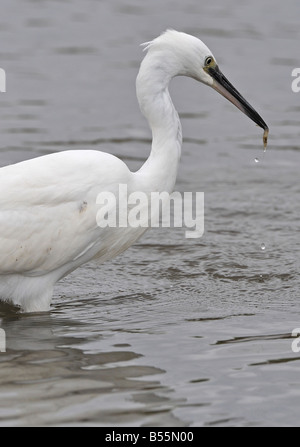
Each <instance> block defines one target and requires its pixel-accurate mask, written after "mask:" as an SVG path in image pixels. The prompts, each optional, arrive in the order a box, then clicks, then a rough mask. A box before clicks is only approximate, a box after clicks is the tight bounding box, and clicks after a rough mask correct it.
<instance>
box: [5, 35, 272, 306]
mask: <svg viewBox="0 0 300 447" xmlns="http://www.w3.org/2000/svg"><path fill="white" fill-rule="evenodd" d="M145 49H146V50H147V54H146V56H145V58H144V60H143V62H142V64H141V67H140V70H139V74H138V77H137V82H136V87H137V98H138V101H139V105H140V108H141V111H142V113H143V114H144V116H145V117H146V119H147V120H148V122H149V125H150V128H151V130H152V137H153V141H152V150H151V154H150V156H149V158H148V160H147V161H146V162H145V164H144V165H143V166H142V167H141V168H140V169H139V170H138V171H137V172H131V171H130V170H129V169H128V167H127V166H126V165H125V164H124V163H123V162H122V161H121V160H120V159H118V158H117V157H114V156H113V155H110V154H107V153H104V152H99V151H90V150H78V151H64V152H60V153H55V154H50V155H46V156H43V157H38V158H35V159H32V160H28V161H24V162H21V163H18V164H15V165H10V166H6V167H3V168H1V169H0V191H1V195H0V247H1V250H0V299H1V300H3V301H6V302H9V303H12V304H14V305H17V306H20V307H21V309H22V310H23V311H24V312H41V311H48V310H49V309H50V303H51V299H52V295H53V287H54V285H55V283H56V282H57V281H59V280H60V279H61V278H63V277H64V276H66V275H68V274H69V273H70V272H72V271H73V270H75V269H76V268H78V267H79V266H80V265H82V264H84V263H86V262H88V261H90V260H92V259H98V260H100V261H101V262H104V261H107V260H109V259H112V258H114V257H115V256H117V255H118V254H120V253H122V252H123V251H125V250H126V249H127V248H128V247H130V246H131V245H132V244H133V243H134V242H135V241H136V240H137V239H138V238H139V237H140V236H141V235H142V234H143V233H144V232H145V231H146V228H132V227H124V228H120V227H119V228H118V227H117V228H110V227H106V228H100V227H99V225H98V224H97V222H96V215H97V211H98V210H99V206H98V205H97V203H96V201H97V196H98V194H99V193H100V192H101V191H110V192H112V193H114V194H115V195H116V197H117V196H118V191H119V185H120V184H122V185H124V184H125V185H127V188H128V194H130V193H132V192H134V191H144V192H147V193H150V192H152V191H167V192H169V193H171V192H172V191H173V188H174V186H175V181H176V175H177V168H178V162H179V158H180V154H181V145H182V136H181V125H180V121H179V117H178V114H177V112H176V110H175V108H174V105H173V103H172V100H171V98H170V95H169V91H168V85H169V82H170V81H171V79H172V78H174V77H175V76H189V77H191V78H194V79H196V80H197V81H200V82H202V83H203V84H206V85H208V86H210V87H213V88H214V89H215V90H217V91H218V92H219V93H221V95H223V96H224V97H225V98H227V99H228V100H229V101H231V102H232V103H233V104H234V105H235V106H237V107H238V108H239V109H240V110H241V111H242V112H243V113H245V114H246V115H247V116H248V117H250V118H251V119H252V120H253V121H254V122H255V123H256V124H257V125H258V126H260V127H261V128H263V129H264V131H265V132H264V143H265V146H266V143H267V134H268V127H267V125H266V123H265V122H264V121H263V119H262V118H261V117H260V116H259V114H258V113H257V112H256V111H255V110H254V109H253V107H251V106H250V104H249V103H248V102H247V101H246V100H245V99H244V98H243V97H242V96H241V94H240V93H239V92H238V91H237V90H236V89H235V88H234V87H233V86H232V84H230V82H229V81H228V80H227V79H226V78H225V76H224V75H223V74H222V72H221V71H220V69H219V67H218V65H217V62H216V59H215V57H214V56H213V54H212V52H211V51H210V50H209V49H208V48H207V46H206V45H205V44H204V43H203V42H202V41H201V40H199V39H197V38H196V37H193V36H191V35H188V34H185V33H181V32H177V31H174V30H168V31H166V32H165V33H164V34H162V35H161V36H159V37H158V38H156V39H155V40H153V41H152V42H149V43H148V44H146V48H145Z"/></svg>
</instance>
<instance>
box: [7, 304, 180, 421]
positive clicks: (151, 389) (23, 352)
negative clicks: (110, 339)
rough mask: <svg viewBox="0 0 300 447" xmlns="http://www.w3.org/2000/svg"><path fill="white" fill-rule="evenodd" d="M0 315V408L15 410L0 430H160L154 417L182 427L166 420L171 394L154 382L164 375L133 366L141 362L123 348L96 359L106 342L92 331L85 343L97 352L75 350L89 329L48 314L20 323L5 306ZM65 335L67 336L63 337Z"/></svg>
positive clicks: (21, 318)
mask: <svg viewBox="0 0 300 447" xmlns="http://www.w3.org/2000/svg"><path fill="white" fill-rule="evenodd" d="M0 312H1V313H0V315H1V317H2V319H1V327H2V328H3V329H4V330H5V331H6V334H7V352H6V354H1V357H0V383H1V387H0V396H1V398H0V401H1V408H2V409H4V408H11V409H14V410H11V412H8V413H6V416H5V417H1V416H0V425H3V424H8V425H10V424H12V423H13V424H19V425H33V424H37V423H38V424H47V425H60V424H64V425H68V424H72V423H75V421H77V422H76V423H77V424H78V423H79V422H83V423H84V420H86V421H88V423H89V425H93V423H95V424H97V425H101V424H103V425H107V424H114V423H116V424H119V423H120V422H121V423H125V422H127V423H130V422H136V421H137V420H140V422H141V423H142V424H143V425H145V424H157V425H160V416H159V415H160V414H161V413H163V414H164V420H165V423H166V422H169V423H170V424H172V425H180V424H182V422H181V421H180V420H178V419H177V418H175V417H174V416H173V415H172V409H173V407H174V404H175V403H174V402H172V400H171V399H170V397H168V393H169V392H170V390H168V388H166V387H164V386H163V385H162V384H161V383H160V380H159V379H155V376H157V375H160V376H161V375H162V374H164V371H163V370H162V369H159V368H156V367H153V366H147V365H146V364H142V363H140V364H136V363H135V360H136V359H139V358H141V357H142V355H141V354H139V353H136V352H133V351H132V350H130V345H129V344H117V345H116V346H115V349H114V350H110V351H102V349H101V343H102V340H103V339H104V337H105V335H104V334H102V333H101V330H99V333H94V334H93V335H91V334H90V335H89V341H90V342H91V343H94V346H97V347H98V350H97V352H91V351H90V350H87V351H85V349H84V348H83V349H81V348H80V345H81V344H84V342H86V338H85V337H84V334H85V333H86V331H87V330H88V328H87V326H86V325H85V324H83V323H81V322H78V321H76V320H72V319H64V318H57V316H56V317H55V316H53V315H52V314H51V313H49V314H40V315H19V314H16V313H15V311H14V310H13V309H9V308H8V306H4V307H3V306H2V308H1V309H0ZM64 327H65V328H67V332H68V333H69V334H70V335H64V330H63V328H64ZM71 333H72V334H73V335H71ZM93 351H95V348H94V349H93ZM101 351H102V352H101ZM162 394H163V395H162ZM19 396H21V399H20V397H19ZM20 402H21V405H20ZM40 408H42V409H43V410H42V413H41V412H40ZM54 409H55V411H54ZM80 415H81V416H80Z"/></svg>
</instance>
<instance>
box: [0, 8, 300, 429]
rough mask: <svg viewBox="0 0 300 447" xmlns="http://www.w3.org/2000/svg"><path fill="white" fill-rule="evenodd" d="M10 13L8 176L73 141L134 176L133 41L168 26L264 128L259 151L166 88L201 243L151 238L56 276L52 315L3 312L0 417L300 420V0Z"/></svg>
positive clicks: (4, 118)
mask: <svg viewBox="0 0 300 447" xmlns="http://www.w3.org/2000/svg"><path fill="white" fill-rule="evenodd" d="M0 13H1V14H0V42H1V46H0V67H1V68H3V69H5V71H6V74H7V93H5V94H2V93H1V94H0V134H1V139H0V164H1V166H4V165H6V164H9V163H14V162H17V161H21V160H25V159H28V158H32V157H36V156H39V155H43V154H47V153H50V152H57V151H61V150H65V149H95V150H104V151H107V152H111V153H113V154H115V155H118V156H119V157H121V158H122V159H123V160H124V161H125V162H126V163H128V165H129V166H130V168H132V169H137V168H138V167H139V166H141V164H142V162H143V161H144V160H145V159H146V158H147V156H148V154H149V149H150V138H151V135H150V132H149V130H148V126H147V123H146V122H145V121H144V119H143V117H142V116H141V115H140V112H139V109H138V106H137V102H136V97H135V77H136V74H137V71H138V67H139V64H140V61H141V60H142V57H143V54H142V50H141V48H140V47H139V44H140V43H142V42H145V41H149V40H151V39H152V38H154V37H156V36H157V35H159V34H160V33H161V32H162V31H163V30H165V29H166V28H170V27H171V28H175V29H178V30H182V31H185V32H188V33H191V34H194V35H196V36H198V37H200V38H201V39H202V40H204V41H205V43H206V44H207V45H208V46H209V47H210V48H211V50H212V51H213V53H214V55H215V56H216V58H217V59H218V62H219V65H220V67H221V69H222V71H223V72H224V73H225V75H226V76H227V77H228V78H229V79H230V80H231V82H232V83H233V84H234V85H235V86H236V87H237V88H238V89H239V90H240V91H241V93H243V94H244V96H245V97H246V98H247V99H248V101H249V102H250V103H251V104H252V105H253V106H254V107H255V108H256V109H257V110H258V112H259V113H261V115H262V116H263V118H264V119H265V121H266V122H267V123H268V125H269V127H270V139H269V146H268V150H267V152H266V153H263V147H262V131H261V129H259V128H258V127H256V126H254V125H253V123H252V122H251V121H250V120H249V119H248V118H246V117H245V116H244V115H242V114H241V113H240V112H239V111H238V110H237V109H236V108H235V107H233V106H232V105H231V104H229V103H228V102H226V101H225V100H224V98H221V97H220V96H219V95H217V94H216V93H215V92H213V91H212V90H211V89H208V88H206V87H204V86H203V85H198V84H197V83H196V82H195V81H192V80H190V79H184V78H177V79H175V80H174V81H173V83H172V86H171V95H172V97H173V100H174V103H175V104H176V107H177V109H178V111H179V113H180V116H181V120H182V125H183V132H184V137H185V138H184V147H183V156H182V160H181V165H180V171H179V175H178V181H177V185H176V189H177V190H178V191H182V192H183V191H194V192H195V191H204V193H205V234H204V236H203V237H202V238H201V239H194V240H187V239H185V236H184V229H182V228H175V229H153V230H151V231H149V232H148V233H146V235H145V236H144V237H143V238H142V239H141V240H140V241H139V243H137V244H136V245H135V246H133V247H132V248H130V249H129V250H128V251H127V252H126V253H125V254H124V255H122V256H121V257H119V258H117V259H116V260H114V261H113V262H110V263H107V264H105V265H102V266H99V265H97V264H92V263H91V264H88V265H86V266H83V267H82V268H80V269H78V270H77V271H76V272H74V273H73V274H72V275H70V276H69V277H67V278H66V279H64V280H63V281H61V282H60V283H59V284H58V285H57V287H56V289H55V296H54V300H53V305H52V310H51V312H50V313H47V314H37V315H22V314H20V313H18V312H17V311H16V310H15V309H11V308H10V307H8V306H5V305H1V307H0V327H1V328H2V329H4V330H5V331H6V337H7V351H6V353H0V425H1V426H32V425H37V426H41V425H43V426H46V425H48V426H59V425H64V426H66V425H67V426H68V425H74V426H90V425H95V426H150V425H152V426H173V427H175V426H265V425H270V426H292V425H295V426H299V425H300V424H299V416H298V414H299V408H300V374H299V371H300V355H299V353H297V352H293V351H292V342H293V338H292V337H291V333H292V331H293V329H295V328H297V327H300V302H299V298H300V297H299V279H300V277H299V264H300V262H299V259H300V245H299V230H300V228H299V211H300V209H299V193H300V185H299V163H300V145H299V142H300V103H299V100H300V93H298V94H297V93H293V91H292V89H291V83H292V79H293V78H292V77H291V72H292V70H293V69H294V68H295V67H298V66H300V60H299V40H300V23H299V22H300V3H299V2H298V1H296V0H294V1H291V0H287V1H286V2H281V1H278V0H272V1H271V0H266V1H264V2H261V1H258V0H254V1H252V2H246V1H241V0H239V1H237V0H225V1H224V0H222V1H221V0H217V1H214V2H204V1H199V0H187V1H184V2H183V1H181V2H180V1H178V0H176V1H175V0H167V1H164V2H161V0H159V1H158V0H152V1H151V2H150V1H147V2H146V1H141V0H139V1H137V0H125V1H124V0H122V1H121V0H101V1H100V0H98V1H96V0H85V1H82V0H64V1H62V0H60V1H55V0H44V1H42V0H41V1H38V0H2V1H1V7H0ZM255 158H258V159H259V163H256V162H255ZM66 224H67V223H66ZM262 244H265V250H262V249H261V246H262ZM299 345H300V343H299Z"/></svg>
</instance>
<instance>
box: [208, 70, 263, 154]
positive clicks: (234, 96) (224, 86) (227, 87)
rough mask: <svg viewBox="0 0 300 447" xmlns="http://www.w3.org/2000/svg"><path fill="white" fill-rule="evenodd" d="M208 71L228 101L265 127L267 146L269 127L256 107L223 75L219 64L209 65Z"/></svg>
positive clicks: (214, 83)
mask: <svg viewBox="0 0 300 447" xmlns="http://www.w3.org/2000/svg"><path fill="white" fill-rule="evenodd" d="M207 71H208V73H209V74H210V75H211V77H212V78H213V85H212V87H213V88H214V89H215V90H216V91H217V92H219V93H220V94H221V95H222V96H224V97H225V98H226V99H228V101H230V102H232V104H234V105H235V106H236V107H237V108H238V109H239V110H241V111H242V112H243V113H245V115H247V116H248V117H249V118H251V119H252V121H254V122H255V123H256V124H257V125H258V126H259V127H261V128H262V129H264V137H263V138H264V146H265V147H266V146H267V141H268V133H269V128H268V126H267V124H266V123H265V121H264V120H263V119H262V117H261V116H260V115H259V114H258V113H257V112H256V110H254V108H253V107H252V106H251V105H250V104H249V103H248V101H246V100H245V98H244V97H243V96H242V95H241V94H240V93H239V92H238V91H237V90H236V88H235V87H234V86H233V85H232V84H231V83H230V82H229V81H228V79H227V78H226V77H225V76H224V75H223V73H222V72H221V70H220V69H219V67H218V65H215V66H214V67H209V68H208V69H207Z"/></svg>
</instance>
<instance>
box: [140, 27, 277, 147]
mask: <svg viewBox="0 0 300 447" xmlns="http://www.w3.org/2000/svg"><path fill="white" fill-rule="evenodd" d="M145 45H146V49H147V50H149V53H150V54H151V53H152V55H153V56H154V57H156V63H157V70H158V71H159V70H161V71H162V72H164V73H166V74H167V76H169V78H172V77H174V76H189V77H191V78H194V79H196V80H197V81H200V82H202V83H204V84H206V85H208V86H210V87H212V88H213V89H214V90H216V91H217V92H219V93H220V94H221V95H222V96H224V97H225V98H226V99H228V100H229V101H230V102H231V103H232V104H234V105H235V106H236V107H237V108H238V109H239V110H241V111H242V112H243V113H244V114H245V115H247V116H248V117H249V118H251V119H252V121H254V122H255V123H256V124H257V125H258V126H259V127H261V128H262V129H264V131H265V133H264V144H265V146H266V143H267V134H268V126H267V124H266V123H265V121H264V120H263V119H262V117H261V116H260V115H259V114H258V113H257V112H256V111H255V110H254V108H253V107H252V106H251V105H250V104H249V103H248V102H247V101H246V100H245V98H244V97H243V96H242V95H241V94H240V93H239V92H238V91H237V90H236V88H235V87H234V86H233V85H232V84H231V83H230V82H229V81H228V79H227V78H226V77H225V76H224V75H223V73H222V72H221V70H220V69H219V66H218V64H217V61H216V58H215V57H214V56H213V54H212V52H211V51H210V50H209V48H208V47H207V46H206V45H205V44H204V43H203V42H202V41H201V40H200V39H198V38H196V37H194V36H191V35H189V34H185V33H182V32H178V31H175V30H168V31H166V32H165V33H164V34H162V35H161V36H159V37H158V38H157V39H155V40H153V41H152V42H149V43H147V44H145Z"/></svg>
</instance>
